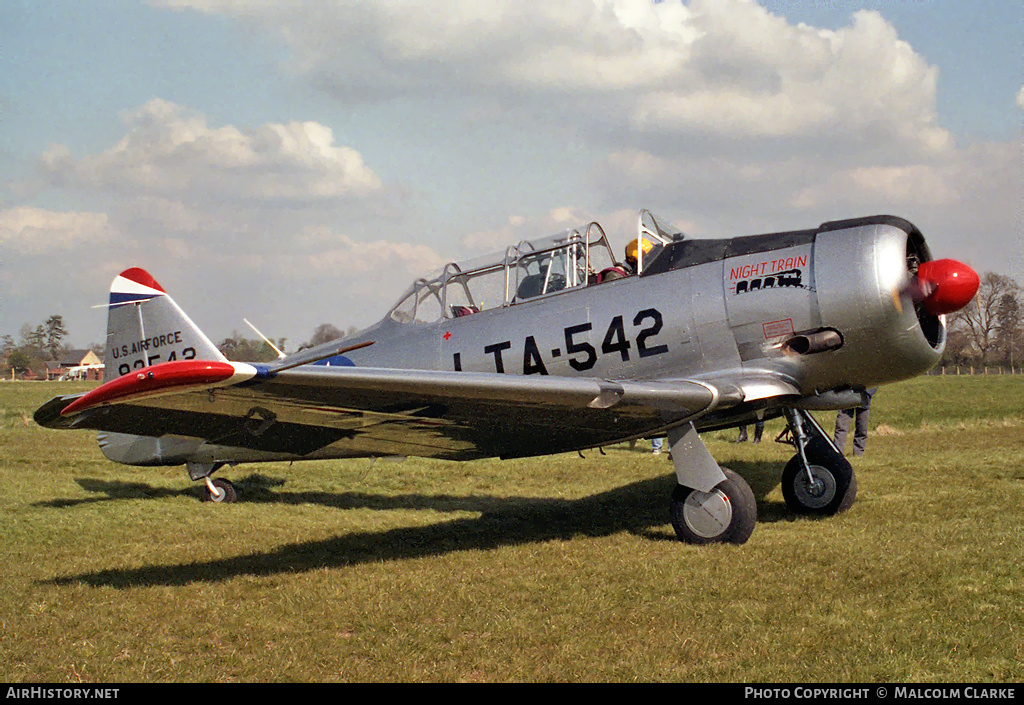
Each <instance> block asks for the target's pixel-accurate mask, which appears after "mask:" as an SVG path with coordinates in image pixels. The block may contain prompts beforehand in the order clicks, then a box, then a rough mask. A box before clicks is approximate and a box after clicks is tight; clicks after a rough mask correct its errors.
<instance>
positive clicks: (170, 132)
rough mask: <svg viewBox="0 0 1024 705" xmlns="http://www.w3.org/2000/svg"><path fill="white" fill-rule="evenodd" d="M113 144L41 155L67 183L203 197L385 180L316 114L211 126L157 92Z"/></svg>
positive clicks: (343, 193) (248, 196)
mask: <svg viewBox="0 0 1024 705" xmlns="http://www.w3.org/2000/svg"><path fill="white" fill-rule="evenodd" d="M123 119H124V122H125V127H126V134H125V135H124V137H122V138H121V140H120V141H119V142H118V143H117V144H116V145H115V146H114V147H112V148H111V149H109V150H107V151H105V152H103V153H101V154H97V155H90V156H85V157H83V158H81V159H75V158H74V157H73V156H72V155H71V153H70V151H69V150H68V149H67V148H66V147H64V146H63V145H53V146H51V147H50V149H48V150H47V151H46V153H45V154H44V155H43V156H42V159H41V163H42V167H43V169H44V171H45V172H46V173H47V174H48V175H49V177H50V178H51V180H52V182H53V183H54V184H56V185H60V186H74V187H80V188H89V189H96V190H110V191H115V192H121V193H131V194H132V196H133V197H137V196H140V195H142V196H155V197H162V198H177V199H188V200H189V201H191V202H198V201H220V202H223V201H240V200H263V201H289V202H310V201H322V200H327V199H337V198H350V197H364V196H367V195H371V194H374V193H376V192H379V191H380V190H381V189H382V185H381V181H380V179H379V178H378V177H377V175H376V174H374V173H373V171H371V170H370V169H369V168H368V167H367V166H366V165H365V164H364V163H363V159H362V157H361V156H360V154H359V153H358V152H357V151H356V150H354V149H352V148H350V147H344V146H336V145H335V144H334V136H333V134H332V132H331V129H330V128H328V127H325V126H323V125H320V124H319V123H316V122H298V121H294V122H289V123H288V124H276V123H267V124H264V125H261V126H259V127H256V128H251V129H241V128H237V127H234V126H232V125H228V126H224V127H220V128H211V127H209V126H208V125H207V122H206V118H205V117H204V116H202V115H201V114H199V113H197V112H195V111H192V110H189V109H187V108H184V107H182V106H180V105H176V104H174V103H170V102H168V101H165V100H160V99H154V100H151V101H150V102H148V103H146V104H145V105H143V106H142V107H140V108H138V109H136V110H133V111H129V112H126V113H125V114H124V115H123Z"/></svg>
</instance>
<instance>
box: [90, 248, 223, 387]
mask: <svg viewBox="0 0 1024 705" xmlns="http://www.w3.org/2000/svg"><path fill="white" fill-rule="evenodd" d="M172 360H220V361H226V358H225V357H224V356H223V355H222V354H221V353H220V351H219V350H217V346H215V345H214V344H213V343H212V342H211V341H210V339H209V338H207V337H206V336H205V335H204V334H203V332H202V331H201V330H199V328H198V327H197V326H196V324H195V323H193V322H192V319H190V318H189V317H188V316H187V315H185V312H184V311H182V310H181V309H180V308H179V307H178V304H176V303H174V299H172V298H171V297H170V296H169V295H168V294H167V292H166V291H164V289H163V287H162V286H160V284H158V283H157V281H156V279H154V278H153V277H152V276H151V275H150V274H149V272H147V271H146V270H144V269H139V268H138V267H133V268H132V269H126V270H124V271H123V272H121V273H120V274H119V275H118V276H117V277H116V278H115V279H114V281H113V283H112V284H111V285H110V304H109V312H108V315H107V346H106V353H105V356H104V360H103V362H104V364H105V366H106V370H105V377H106V379H107V380H112V379H116V378H118V377H121V376H123V375H126V374H128V373H129V372H131V371H132V370H136V369H140V368H142V367H148V366H149V365H156V364H159V363H161V362H170V361H172Z"/></svg>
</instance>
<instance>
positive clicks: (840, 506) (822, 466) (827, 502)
mask: <svg viewBox="0 0 1024 705" xmlns="http://www.w3.org/2000/svg"><path fill="white" fill-rule="evenodd" d="M809 463H810V471H811V479H808V477H807V473H806V472H804V469H803V466H802V465H801V464H800V457H799V456H796V455H795V456H793V458H792V459H791V460H790V461H789V463H787V464H786V469H785V470H783V471H782V497H783V499H785V500H786V506H787V507H789V510H790V511H791V512H794V513H796V514H810V515H815V516H832V515H833V514H838V513H839V512H845V511H846V510H847V509H849V508H850V507H852V506H853V501H854V500H855V499H856V498H857V478H856V476H855V475H854V474H853V467H851V466H850V463H849V462H847V461H846V459H845V458H837V459H835V460H834V461H833V462H830V463H827V464H826V463H823V462H813V461H809Z"/></svg>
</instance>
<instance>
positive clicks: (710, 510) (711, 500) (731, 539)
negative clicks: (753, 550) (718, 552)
mask: <svg viewBox="0 0 1024 705" xmlns="http://www.w3.org/2000/svg"><path fill="white" fill-rule="evenodd" d="M722 472H723V473H724V474H725V480H723V481H722V482H720V483H718V485H716V486H715V488H714V489H713V490H711V492H701V491H700V490H695V489H693V488H692V487H686V486H685V485H676V489H675V491H674V492H673V493H672V502H671V504H670V505H669V512H670V514H671V516H672V528H674V529H675V531H676V536H678V537H679V540H680V541H684V542H686V543H694V544H707V543H734V544H741V543H746V541H747V539H749V538H750V535H751V534H752V533H753V532H754V525H755V524H756V523H757V502H756V501H755V500H754V493H753V492H752V491H751V489H750V485H748V484H747V482H746V480H744V479H743V478H742V477H740V476H739V475H737V474H736V473H735V472H733V471H732V470H729V469H728V468H722Z"/></svg>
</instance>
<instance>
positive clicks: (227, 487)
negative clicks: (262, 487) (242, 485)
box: [202, 478, 238, 504]
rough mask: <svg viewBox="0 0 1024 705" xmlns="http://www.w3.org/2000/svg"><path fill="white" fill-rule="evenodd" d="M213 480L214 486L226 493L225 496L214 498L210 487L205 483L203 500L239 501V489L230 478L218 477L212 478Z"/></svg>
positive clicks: (229, 502) (219, 501) (220, 502)
mask: <svg viewBox="0 0 1024 705" xmlns="http://www.w3.org/2000/svg"><path fill="white" fill-rule="evenodd" d="M211 482H212V483H213V486H214V487H216V488H217V489H218V490H220V491H222V492H223V493H224V496H223V497H221V498H220V499H216V498H214V496H213V495H212V494H210V488H209V487H207V486H205V485H204V486H203V494H202V500H203V501H204V502H216V503H218V504H233V503H234V502H237V501H238V490H236V489H235V486H234V485H233V484H231V482H230V481H229V480H225V479H223V478H217V479H216V480H211Z"/></svg>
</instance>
